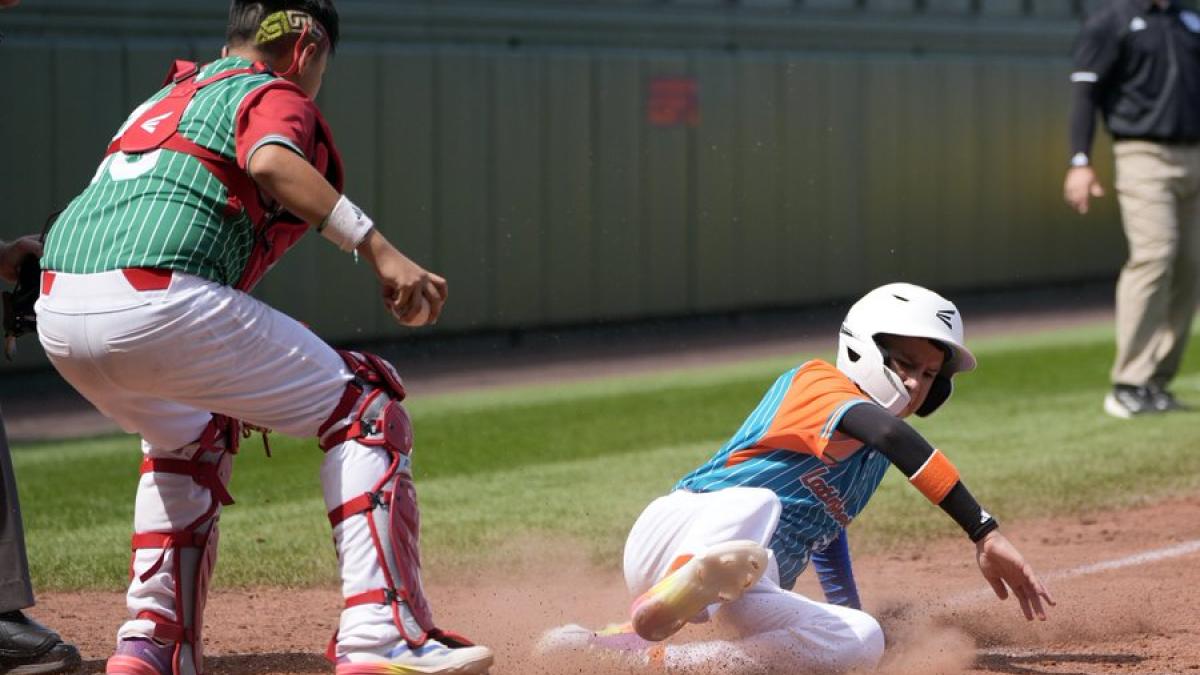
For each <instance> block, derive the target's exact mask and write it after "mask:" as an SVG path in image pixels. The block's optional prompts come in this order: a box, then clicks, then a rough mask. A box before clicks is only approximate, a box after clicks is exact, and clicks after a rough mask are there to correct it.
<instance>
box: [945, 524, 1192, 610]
mask: <svg viewBox="0 0 1200 675" xmlns="http://www.w3.org/2000/svg"><path fill="white" fill-rule="evenodd" d="M1197 552H1200V539H1192V540H1191V541H1185V542H1183V543H1181V544H1176V545H1174V546H1167V547H1165V548H1158V549H1154V550H1151V551H1144V552H1142V553H1135V554H1133V555H1129V556H1125V557H1124V558H1116V559H1114V560H1106V561H1104V562H1098V563H1091V564H1088V565H1080V566H1079V567H1072V568H1071V569H1069V570H1061V571H1058V572H1052V573H1050V574H1047V575H1045V576H1043V577H1042V581H1043V582H1047V583H1049V582H1053V581H1061V580H1063V579H1071V578H1074V577H1083V576H1087V575H1089V574H1098V573H1100V572H1109V571H1112V570H1119V569H1122V568H1124V567H1135V566H1137V565H1145V564H1148V563H1154V562H1159V561H1162V560H1170V559H1171V558H1179V557H1182V556H1185V555H1190V554H1192V553H1197ZM1053 592H1054V591H1053V590H1051V594H1053ZM995 595H996V594H995V593H994V592H993V591H992V589H991V588H984V589H980V590H975V591H970V592H968V593H961V594H959V595H956V596H954V597H953V598H951V599H950V600H949V601H948V602H947V604H949V605H951V606H957V605H966V604H970V603H973V602H977V601H979V600H983V599H985V598H991V597H995Z"/></svg>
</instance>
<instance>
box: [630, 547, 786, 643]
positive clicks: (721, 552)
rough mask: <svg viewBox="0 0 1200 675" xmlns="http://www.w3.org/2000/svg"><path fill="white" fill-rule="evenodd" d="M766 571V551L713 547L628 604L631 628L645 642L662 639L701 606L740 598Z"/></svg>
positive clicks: (685, 563)
mask: <svg viewBox="0 0 1200 675" xmlns="http://www.w3.org/2000/svg"><path fill="white" fill-rule="evenodd" d="M766 569H767V550H766V549H765V548H763V547H762V546H761V545H760V544H758V543H757V542H753V541H748V540H738V541H729V542H725V543H721V544H717V545H715V546H712V547H711V548H709V549H708V550H707V551H705V552H704V553H701V554H700V555H698V556H695V557H693V558H691V559H690V560H687V562H684V563H683V564H682V565H681V566H679V567H678V568H677V569H675V571H673V572H671V573H670V574H668V575H667V576H666V577H664V578H663V579H662V581H659V582H658V583H657V584H655V585H654V587H653V588H651V589H650V590H648V591H646V592H645V593H643V594H642V595H641V596H639V597H638V599H637V600H634V601H633V607H632V610H631V611H632V614H633V629H634V630H635V631H636V632H637V634H638V635H640V636H641V637H643V638H645V639H646V640H651V641H653V642H657V641H659V640H665V639H667V638H669V637H671V636H672V635H674V634H675V633H676V632H678V631H679V629H680V628H683V626H684V625H685V624H686V623H687V622H688V621H690V620H691V619H692V618H693V617H695V616H696V615H697V614H699V613H700V612H702V611H703V610H704V608H705V607H708V606H709V605H711V604H714V603H718V602H731V601H733V600H737V599H738V598H740V597H742V594H743V593H745V592H746V590H747V589H749V588H750V587H751V586H753V585H754V584H756V583H758V580H759V579H761V578H762V575H763V572H765V571H766Z"/></svg>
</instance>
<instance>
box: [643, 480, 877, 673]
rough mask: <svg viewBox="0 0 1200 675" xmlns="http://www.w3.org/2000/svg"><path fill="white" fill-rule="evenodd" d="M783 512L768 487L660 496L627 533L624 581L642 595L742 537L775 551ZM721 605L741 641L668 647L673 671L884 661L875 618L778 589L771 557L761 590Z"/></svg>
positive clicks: (822, 667) (857, 665)
mask: <svg viewBox="0 0 1200 675" xmlns="http://www.w3.org/2000/svg"><path fill="white" fill-rule="evenodd" d="M779 513H780V503H779V498H778V497H777V496H776V495H775V493H774V492H772V491H770V490H766V489H763V488H727V489H725V490H719V491H717V492H710V493H693V492H687V491H684V490H677V491H675V492H672V493H671V494H669V495H667V496H665V497H660V498H658V499H656V500H655V501H653V502H651V503H650V505H649V506H648V507H646V510H645V511H643V512H642V515H641V516H640V517H639V518H638V520H637V522H636V523H635V524H634V526H633V529H632V531H631V532H630V533H629V538H628V540H627V541H626V543H625V564H624V567H625V583H626V585H627V586H628V588H629V591H630V593H631V594H632V595H633V596H635V597H636V596H638V595H641V594H642V593H644V592H646V591H647V590H649V589H650V587H651V586H653V585H654V584H655V583H657V582H658V581H659V580H661V579H662V578H663V577H665V576H666V575H667V574H668V572H669V569H670V567H671V564H672V562H673V561H675V560H676V559H677V558H679V557H680V556H685V555H692V556H694V555H698V554H700V553H702V552H704V551H705V550H706V549H707V548H708V547H709V546H712V545H714V544H718V543H722V542H727V541H732V540H736V539H746V540H750V541H755V542H758V543H759V544H762V545H763V546H764V547H769V545H770V543H771V537H772V536H773V535H774V533H775V528H776V526H777V525H778V523H779ZM768 552H770V549H769V548H768ZM718 607H719V609H717V612H716V614H715V618H716V619H717V620H718V621H720V622H722V623H723V624H727V625H728V626H729V627H731V628H732V629H733V630H734V631H736V633H737V634H738V635H740V636H741V638H742V639H740V640H735V641H728V642H726V641H714V642H705V643H692V644H675V645H670V646H668V647H667V649H666V652H665V659H666V666H667V669H668V672H688V671H689V670H691V669H698V670H701V671H703V670H704V668H705V666H706V665H707V666H709V667H711V665H712V664H714V663H722V664H741V665H742V666H743V667H753V668H758V669H762V668H769V669H772V670H780V671H782V672H809V671H822V672H827V671H836V672H841V671H847V670H853V669H870V668H874V667H875V666H876V665H878V663H879V660H880V658H881V657H882V656H883V646H884V641H883V631H882V629H881V628H880V626H879V623H878V622H877V621H875V619H874V618H872V617H871V616H870V615H869V614H867V613H865V612H861V611H858V610H855V609H850V608H847V607H840V606H837V605H830V604H826V603H823V602H816V601H814V600H810V599H808V598H806V597H804V596H803V595H800V594H798V593H793V592H791V591H786V590H784V589H782V588H780V586H779V568H778V566H777V564H776V562H775V558H774V554H773V553H770V561H769V565H768V569H767V572H766V573H765V574H764V575H763V577H762V579H761V580H760V581H759V582H758V584H756V585H755V586H754V587H753V588H751V589H750V590H749V591H748V592H747V593H746V594H745V595H743V596H742V597H741V598H740V599H739V600H735V601H733V602H730V603H728V604H725V605H719V606H718ZM710 609H711V608H710ZM704 618H706V617H704V616H701V617H697V620H703V619H704Z"/></svg>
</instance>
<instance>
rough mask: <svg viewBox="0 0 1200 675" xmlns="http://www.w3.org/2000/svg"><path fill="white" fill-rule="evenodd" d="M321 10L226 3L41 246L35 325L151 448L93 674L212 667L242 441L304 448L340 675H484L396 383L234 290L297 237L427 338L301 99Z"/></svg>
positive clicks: (330, 9)
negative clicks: (346, 269)
mask: <svg viewBox="0 0 1200 675" xmlns="http://www.w3.org/2000/svg"><path fill="white" fill-rule="evenodd" d="M338 30H339V29H338V14H337V11H336V9H335V8H334V6H333V3H332V0H260V1H258V2H251V1H249V0H233V2H232V3H231V7H230V11H229V24H228V30H227V35H226V38H227V43H226V47H225V49H224V50H223V52H222V55H221V58H219V59H217V60H216V61H213V62H211V63H207V64H202V65H201V64H196V63H187V62H176V63H175V64H174V66H173V67H172V68H171V69H170V73H169V76H168V77H167V80H166V82H165V83H164V85H163V87H162V88H161V89H160V90H159V91H158V92H157V93H156V94H154V95H153V96H152V97H151V98H150V99H149V100H148V101H146V102H145V103H143V104H142V105H141V106H139V107H138V108H137V109H136V110H134V111H133V112H132V113H131V114H130V115H129V117H128V118H127V120H126V121H125V123H124V124H123V125H122V126H121V128H120V129H119V130H118V131H117V133H116V135H115V136H114V137H113V139H112V142H111V144H110V145H109V146H108V150H107V153H106V155H105V157H104V159H103V161H102V162H101V163H100V166H99V168H98V169H97V171H96V174H95V177H94V178H93V179H92V181H91V184H90V185H88V186H87V188H86V189H84V190H83V192H82V193H81V194H79V196H77V197H76V198H75V199H74V200H73V201H72V202H71V203H70V204H69V205H68V207H67V208H66V209H65V210H64V211H63V213H62V214H61V215H60V216H59V218H58V221H57V222H56V223H55V224H54V226H53V227H52V228H51V229H50V231H49V233H48V235H47V237H46V242H45V256H44V258H43V259H42V267H43V271H42V275H41V284H40V298H39V300H38V302H37V307H36V309H37V318H38V321H37V329H38V336H39V338H40V339H41V343H42V346H43V347H44V348H45V350H46V353H47V354H48V355H49V358H50V360H51V362H52V363H53V364H54V366H55V368H57V369H58V371H59V372H60V373H61V374H62V375H63V377H64V378H66V379H67V381H69V382H70V383H71V384H72V385H73V386H74V387H75V388H76V389H78V390H79V391H80V393H82V394H83V395H84V396H86V397H87V398H88V400H90V401H91V402H92V403H93V404H94V405H95V406H96V407H97V408H98V409H99V410H100V411H101V412H103V413H104V414H106V415H108V416H109V417H111V418H112V419H114V420H116V421H117V422H118V423H119V424H120V425H121V426H122V427H123V428H124V429H125V430H127V431H129V432H131V433H137V434H139V435H140V436H141V446H142V452H143V455H144V459H143V461H142V463H141V478H140V481H139V483H138V488H137V497H136V504H135V510H134V534H133V541H132V562H131V564H130V582H129V589H128V592H127V595H126V602H127V605H128V611H129V618H128V620H127V621H126V622H125V623H124V624H123V625H122V626H121V627H120V629H119V630H118V633H117V638H118V643H117V649H116V653H115V654H114V655H113V656H112V657H111V658H110V659H109V660H108V664H107V671H106V672H108V673H110V674H120V675H195V674H197V673H202V672H203V670H204V664H203V658H202V654H201V650H202V645H203V635H202V629H203V626H204V606H205V600H206V598H207V595H208V585H209V580H210V578H211V576H212V573H213V568H214V565H215V564H216V561H217V543H218V536H219V532H218V526H217V522H218V517H219V516H220V513H221V509H222V508H223V507H225V506H228V505H229V504H232V503H233V498H232V496H231V495H230V493H229V490H228V485H229V479H230V473H231V471H232V468H233V457H234V454H235V453H236V452H237V449H238V440H239V438H240V437H241V433H240V432H241V429H242V428H244V426H246V425H252V426H253V427H259V428H266V429H275V430H278V431H281V432H283V433H286V434H289V435H293V436H307V437H311V438H314V439H316V441H317V444H318V445H319V447H320V448H321V450H323V451H324V453H325V456H324V462H323V464H322V467H321V486H322V490H323V492H324V498H325V506H326V508H327V511H328V516H329V521H330V524H331V525H332V527H333V539H334V545H335V546H336V548H337V558H338V561H339V564H340V571H341V577H342V591H343V594H344V596H345V609H344V610H343V611H342V613H341V621H340V624H339V627H338V630H337V634H336V636H335V638H334V640H333V642H332V643H331V644H330V647H329V656H330V657H331V658H332V659H333V660H334V661H335V662H336V672H337V673H339V674H340V675H369V674H374V673H407V672H420V673H467V674H469V673H482V672H484V671H486V670H487V669H488V667H489V666H490V664H491V662H492V654H491V652H490V650H488V649H487V648H485V647H481V646H475V645H472V644H471V643H470V642H469V641H467V640H466V639H465V638H462V637H459V636H457V635H455V634H453V633H451V632H448V631H446V630H443V629H442V627H440V626H439V625H438V624H437V623H436V622H435V621H434V619H433V613H432V611H431V609H430V606H429V603H428V601H427V599H426V597H425V594H424V591H423V589H422V585H421V574H420V552H419V542H418V533H419V526H420V525H419V524H420V519H419V512H418V508H417V501H416V493H415V491H414V489H413V483H412V474H411V462H412V448H413V438H412V430H411V426H410V424H409V418H408V415H407V414H406V413H405V411H404V407H403V405H402V404H401V401H402V400H403V399H404V396H405V392H404V385H403V383H402V382H401V380H400V377H399V375H398V374H397V373H396V371H395V369H394V368H393V367H392V366H391V364H389V363H387V362H385V361H384V360H383V359H380V358H378V357H376V356H373V355H371V354H365V353H357V352H338V351H335V350H334V349H332V348H331V347H330V346H329V345H327V344H326V343H325V342H323V341H322V340H321V339H320V338H318V337H317V336H316V335H315V334H313V333H312V332H311V331H310V330H308V329H307V328H305V327H304V326H303V325H301V324H300V323H298V322H296V321H295V320H293V319H291V318H290V317H288V316H286V315H284V314H282V313H281V312H278V311H276V310H275V309H273V308H271V307H269V306H267V305H265V304H264V303H262V302H260V301H258V300H256V299H255V298H253V297H251V296H250V295H248V294H247V291H249V290H250V289H251V288H253V287H254V285H255V284H256V283H257V282H258V280H259V279H260V278H261V277H262V276H263V274H265V273H266V272H267V270H268V269H269V268H270V267H271V266H272V265H273V264H274V263H275V262H276V261H277V260H278V259H279V257H280V256H282V255H283V254H284V252H286V251H287V250H288V248H289V247H291V246H292V245H293V244H294V243H295V242H296V241H297V240H298V239H299V238H300V237H301V236H302V235H303V234H304V233H305V231H306V230H308V229H309V228H310V227H311V228H314V229H316V230H317V232H318V233H319V234H320V235H321V236H322V237H324V238H325V239H328V240H329V241H330V242H331V243H333V244H334V245H335V246H337V247H338V248H340V249H341V250H343V251H346V252H351V251H354V252H356V253H357V254H358V255H361V256H362V258H363V259H364V260H366V261H367V263H368V264H369V265H370V266H371V268H372V269H373V270H374V272H375V274H376V276H377V277H378V279H379V283H380V285H381V287H382V290H383V296H384V298H385V303H386V304H387V305H388V307H389V309H390V310H391V311H392V312H393V313H394V314H395V315H396V317H397V319H398V320H399V321H401V322H402V323H407V324H409V325H416V324H422V323H431V322H433V321H436V320H437V317H438V314H439V312H440V311H441V308H442V306H443V303H444V302H445V300H446V282H445V280H444V279H442V278H441V277H439V276H438V275H436V274H433V273H431V272H429V271H427V270H425V269H423V268H421V267H420V266H419V265H417V264H416V263H414V262H413V261H411V260H409V259H408V258H407V257H405V256H404V255H403V254H402V253H400V252H399V251H398V250H396V249H395V248H394V247H393V246H392V245H391V244H390V243H388V240H387V239H386V238H385V237H384V235H383V233H382V232H380V230H379V228H377V227H375V226H374V223H373V222H372V220H371V219H370V218H369V217H368V216H367V215H366V214H365V213H364V212H363V210H362V209H360V208H359V207H357V206H355V204H354V203H353V202H352V201H350V199H349V198H348V197H347V196H346V195H344V194H343V193H342V188H343V175H342V163H341V159H340V158H339V155H338V151H337V148H336V146H335V145H334V142H333V137H332V134H331V132H330V130H329V127H328V126H327V125H326V123H325V121H324V119H323V118H322V116H321V113H320V111H319V110H318V109H317V107H316V105H315V103H314V102H313V99H314V98H315V96H316V94H317V92H318V90H319V89H320V87H321V83H322V81H323V78H324V76H325V68H326V64H327V63H328V60H329V59H330V58H331V55H332V53H333V51H334V48H335V47H336V46H337V42H338Z"/></svg>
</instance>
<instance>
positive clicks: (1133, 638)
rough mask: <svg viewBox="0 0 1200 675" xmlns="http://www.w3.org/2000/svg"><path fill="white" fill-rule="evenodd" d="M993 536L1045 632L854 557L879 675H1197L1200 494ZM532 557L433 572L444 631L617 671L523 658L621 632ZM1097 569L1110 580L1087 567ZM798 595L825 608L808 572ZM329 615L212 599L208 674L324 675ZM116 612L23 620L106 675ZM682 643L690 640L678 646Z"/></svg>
mask: <svg viewBox="0 0 1200 675" xmlns="http://www.w3.org/2000/svg"><path fill="white" fill-rule="evenodd" d="M864 517H870V511H869V510H868V512H867V513H866V514H864ZM1004 529H1005V532H1006V533H1007V534H1008V536H1009V537H1010V538H1011V539H1013V540H1014V541H1015V542H1016V543H1017V544H1018V545H1019V546H1020V547H1021V548H1022V550H1023V551H1024V552H1025V553H1026V554H1027V556H1028V557H1029V559H1030V560H1031V562H1032V563H1033V564H1034V565H1035V566H1036V567H1037V569H1038V570H1039V572H1041V574H1042V575H1043V577H1044V578H1046V579H1047V581H1048V585H1049V586H1050V588H1051V591H1052V592H1053V593H1054V594H1055V596H1056V598H1057V600H1058V607H1056V608H1054V609H1053V610H1052V611H1051V618H1050V620H1049V621H1047V622H1045V623H1033V624H1030V623H1026V622H1025V621H1024V620H1023V619H1022V618H1021V617H1020V612H1019V610H1018V608H1017V606H1016V604H1015V602H1014V601H1013V600H1011V599H1010V600H1008V601H1006V602H1003V603H1002V602H999V601H998V600H996V599H995V597H994V596H990V595H988V593H990V591H987V590H986V588H985V584H984V583H983V581H982V579H981V577H980V576H979V574H978V571H977V569H976V567H975V563H974V558H973V547H972V546H971V544H970V543H969V542H966V541H962V540H958V539H950V540H942V541H937V542H933V543H932V544H924V543H920V542H914V543H913V545H912V546H911V547H907V548H905V549H902V550H898V551H895V552H893V553H891V554H889V555H887V556H882V557H881V556H862V557H860V558H859V559H858V560H857V561H856V565H855V568H856V570H857V573H858V576H859V585H860V588H861V591H862V593H863V596H864V602H865V603H866V604H867V609H868V610H870V611H872V613H874V614H876V615H877V616H880V617H881V621H882V623H883V624H884V626H885V629H886V631H887V632H888V634H889V639H890V641H891V645H890V647H889V650H888V655H887V657H886V662H885V667H884V669H883V672H885V673H891V674H892V675H917V674H921V675H931V674H935V673H972V674H982V673H1057V674H1066V673H1073V674H1090V673H1137V674H1150V673H1189V672H1197V673H1200V611H1197V610H1196V607H1198V606H1200V565H1197V562H1198V561H1200V552H1198V551H1200V496H1193V497H1187V498H1183V499H1179V500H1175V501H1171V502H1167V503H1160V504H1155V505H1150V506H1145V507H1141V508H1137V509H1132V510H1126V511H1116V512H1110V513H1094V514H1089V515H1086V516H1083V517H1074V518H1069V519H1048V520H1044V521H1033V522H1024V523H1016V524H1006V526H1005V528H1004ZM527 550H528V551H529V554H528V555H527V556H526V557H525V559H523V560H522V561H521V562H519V563H514V564H513V565H512V566H511V567H510V568H508V569H488V570H479V571H478V572H477V573H476V574H474V575H468V576H467V577H466V578H456V579H446V578H442V577H439V576H438V575H437V571H436V570H433V571H432V575H431V580H430V586H431V590H430V593H431V595H432V597H433V600H434V603H435V607H436V608H437V612H438V616H439V618H440V620H441V621H442V622H443V623H444V624H445V625H448V626H452V627H454V628H455V629H457V630H461V631H463V632H465V633H466V634H468V635H471V636H473V637H475V638H476V639H478V640H480V641H481V642H485V643H486V644H488V645H490V646H491V647H493V648H494V649H495V650H496V651H497V662H496V667H495V668H494V669H493V671H492V672H493V674H494V675H503V674H516V673H520V674H523V675H524V674H544V675H557V674H561V673H588V674H599V673H609V672H627V670H625V669H621V668H616V667H615V666H614V665H613V664H612V663H610V662H607V661H600V660H597V661H595V662H590V663H584V664H576V663H569V664H568V663H566V662H563V661H561V660H555V661H549V662H548V661H545V660H540V659H537V658H534V657H533V656H532V655H531V647H532V645H533V643H534V641H535V640H536V637H537V635H538V634H539V633H540V632H541V631H542V630H544V629H546V628H549V627H551V626H555V625H559V624H562V623H568V622H580V623H584V624H585V625H601V624H604V623H606V622H608V621H611V620H615V619H618V618H620V617H621V616H622V613H623V611H624V609H625V605H626V599H625V596H624V589H623V585H622V583H621V581H620V579H619V576H618V574H617V573H616V572H615V571H605V570H597V569H595V568H592V567H590V566H588V565H586V564H584V563H581V562H579V560H578V559H577V557H576V556H574V555H573V554H572V553H571V552H570V551H569V550H564V547H563V546H559V545H556V544H555V543H554V542H539V543H536V544H532V543H531V545H530V546H529V547H527ZM1147 552H1151V554H1150V555H1146V554H1147ZM1154 552H1157V554H1155V553H1154ZM1139 555H1140V556H1141V557H1140V558H1135V557H1133V556H1139ZM1156 557H1157V558H1161V559H1158V560H1155V558H1156ZM1106 562H1108V563H1111V564H1110V565H1108V566H1107V567H1108V568H1112V569H1105V566H1104V565H1098V564H1099V563H1106ZM1087 566H1090V568H1089V567H1087ZM218 586H219V575H218ZM797 590H799V591H801V592H804V593H806V594H808V595H812V596H815V597H820V593H819V590H817V587H816V584H815V581H814V579H813V577H812V575H811V574H805V575H804V576H803V577H802V578H801V581H800V584H799V585H798V587H797ZM337 606H338V593H337V591H336V589H332V588H330V589H316V590H299V591H295V590H266V589H264V590H260V591H252V592H231V591H221V590H219V589H218V590H217V591H216V592H215V593H214V595H213V597H212V599H211V600H210V605H209V607H210V610H209V621H208V626H207V628H206V641H207V644H208V648H207V651H208V655H209V672H210V673H212V675H233V674H238V675H248V674H250V673H271V674H283V673H322V672H329V670H330V669H329V667H328V665H327V664H326V663H325V662H324V661H323V660H322V659H321V657H320V653H321V651H322V649H323V648H324V645H325V643H326V641H327V640H328V639H329V636H330V634H331V633H332V630H333V627H334V619H335V617H336V614H337ZM122 612H123V609H122V598H121V596H120V595H119V594H116V593H82V594H75V593H46V594H43V595H42V596H41V597H40V604H39V606H38V607H37V608H36V610H35V611H34V615H35V616H37V617H39V618H41V619H44V620H46V621H47V622H49V623H50V624H51V625H52V626H54V627H55V628H57V629H58V630H59V631H61V632H62V633H63V634H64V635H66V636H68V637H69V638H70V639H72V640H74V641H75V642H76V643H77V644H78V645H79V647H80V649H81V650H82V651H83V653H84V657H85V659H86V660H87V668H86V671H85V672H89V673H90V672H101V671H103V659H104V658H105V657H106V656H107V655H108V653H109V651H110V649H111V646H112V641H113V635H114V632H115V630H116V627H117V624H118V623H119V621H120V620H121V617H122ZM689 632H690V634H692V635H695V634H696V633H697V629H695V628H689V629H685V630H684V631H683V633H681V634H680V636H677V637H676V639H686V638H687V637H688V635H689Z"/></svg>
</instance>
